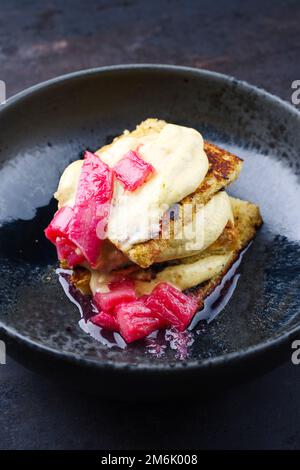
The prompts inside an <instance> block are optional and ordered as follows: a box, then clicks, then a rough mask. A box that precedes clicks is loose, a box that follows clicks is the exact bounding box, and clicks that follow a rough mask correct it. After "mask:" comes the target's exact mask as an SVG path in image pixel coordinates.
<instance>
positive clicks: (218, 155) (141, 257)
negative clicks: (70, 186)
mask: <svg viewBox="0 0 300 470" xmlns="http://www.w3.org/2000/svg"><path fill="white" fill-rule="evenodd" d="M165 125H166V122H165V121H162V120H158V119H147V120H146V121H144V122H142V123H141V124H139V125H138V126H137V128H136V129H135V130H134V131H132V132H129V131H125V132H124V134H122V135H121V136H119V137H116V139H115V140H114V142H116V141H117V140H119V139H122V138H124V137H127V136H128V135H131V136H134V137H142V136H145V135H147V134H152V133H159V132H160V131H161V130H162V129H163V127H164V126H165ZM110 145H111V144H110ZM110 145H107V146H105V147H102V148H101V149H99V150H98V152H96V153H98V154H99V155H101V153H102V152H103V151H105V150H107V149H108V148H109V146H110ZM204 150H205V152H206V155H207V158H208V161H209V170H208V172H207V174H206V176H205V178H204V180H203V181H202V183H201V185H200V186H199V187H198V189H197V190H196V191H195V192H194V193H192V194H190V195H189V196H187V197H185V198H184V199H183V200H182V201H178V203H179V206H180V208H179V217H181V213H182V212H183V211H184V206H185V205H192V206H194V207H196V206H198V207H199V206H201V205H205V204H207V203H208V201H209V200H210V199H211V198H212V197H213V196H214V195H215V194H216V193H217V192H218V191H220V190H221V189H222V188H225V187H226V186H228V185H229V184H230V183H232V182H233V181H234V180H235V179H236V178H237V177H238V175H239V173H240V170H241V167H242V163H243V161H242V160H241V159H240V158H239V157H237V156H235V155H233V154H231V153H230V152H227V151H226V150H223V149H220V148H219V147H217V146H216V145H214V144H211V143H208V142H204ZM169 224H170V227H169V228H168V229H167V230H168V231H169V233H170V234H171V237H170V239H172V232H173V229H172V225H173V221H172V220H170V221H169ZM165 229H166V227H165ZM168 243H169V240H167V239H165V238H164V237H162V236H159V237H157V238H155V239H152V240H149V241H146V242H143V243H138V244H135V245H133V246H132V247H131V248H129V249H128V251H126V255H127V256H128V258H129V259H130V260H131V261H133V262H134V263H136V264H138V265H139V266H141V267H143V268H146V267H149V266H151V265H152V264H153V263H155V262H156V261H157V260H158V259H159V255H160V253H161V252H162V251H163V250H165V249H166V247H167V246H168Z"/></svg>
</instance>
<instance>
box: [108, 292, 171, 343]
mask: <svg viewBox="0 0 300 470" xmlns="http://www.w3.org/2000/svg"><path fill="white" fill-rule="evenodd" d="M116 315H117V321H118V324H119V331H120V333H121V335H122V336H123V338H124V339H125V341H126V342H127V343H132V342H133V341H136V340H138V339H141V338H144V337H145V336H148V335H149V334H150V333H152V332H153V331H156V330H159V329H160V328H163V327H164V322H163V320H161V318H159V317H157V316H155V315H153V313H152V311H151V310H150V309H149V308H148V307H147V306H146V305H145V304H144V302H141V301H140V300H136V301H133V302H130V303H126V304H120V305H119V306H118V307H117V308H116Z"/></svg>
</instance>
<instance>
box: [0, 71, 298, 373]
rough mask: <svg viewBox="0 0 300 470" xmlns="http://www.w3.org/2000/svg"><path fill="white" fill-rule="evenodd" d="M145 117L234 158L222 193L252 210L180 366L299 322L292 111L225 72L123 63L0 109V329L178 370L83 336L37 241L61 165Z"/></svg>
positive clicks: (71, 349)
mask: <svg viewBox="0 0 300 470" xmlns="http://www.w3.org/2000/svg"><path fill="white" fill-rule="evenodd" d="M147 117H158V118H162V119H166V120H167V121H170V122H173V123H178V124H183V125H186V126H192V127H195V128H196V129H198V130H200V131H201V133H202V134H203V136H204V137H205V138H206V139H208V140H210V141H213V142H215V143H218V144H220V145H222V146H223V147H224V148H226V149H229V150H233V151H234V152H235V153H236V154H237V155H239V156H241V157H242V158H244V159H245V165H244V168H243V171H242V175H241V177H240V179H239V180H238V181H237V182H236V183H235V184H233V185H232V187H231V188H230V189H229V193H230V194H232V195H235V196H238V197H241V198H244V199H248V200H251V201H252V202H255V203H257V204H258V205H259V206H260V208H261V212H262V215H263V218H264V221H265V223H264V226H263V228H262V229H261V230H260V232H259V233H258V235H257V237H256V239H255V241H254V243H253V244H252V246H251V247H250V248H249V250H248V251H247V253H246V254H245V256H244V259H243V262H242V263H241V266H240V267H239V270H238V272H236V273H235V274H234V277H233V279H232V282H233V283H234V287H235V290H234V293H233V295H232V296H231V299H230V301H229V302H228V303H227V304H226V306H225V307H224V309H223V310H222V312H221V313H220V314H219V315H218V317H217V318H216V319H215V320H214V321H212V322H211V323H210V324H209V325H205V324H203V323H200V324H199V325H198V326H197V327H196V328H195V332H194V333H193V335H192V336H193V338H192V341H193V344H192V345H190V346H189V348H188V350H189V355H188V357H187V359H186V360H187V362H194V361H198V362H201V361H203V360H205V359H206V358H214V357H218V356H220V355H224V354H227V353H229V352H237V351H241V350H244V349H246V348H249V347H251V346H253V345H256V344H258V343H261V342H263V341H266V340H270V339H271V338H274V337H276V336H278V335H281V334H282V333H283V332H285V331H287V330H289V329H291V328H293V327H294V326H296V325H299V323H300V315H299V313H300V308H299V307H300V298H299V294H298V293H299V287H300V270H299V262H298V260H299V254H300V222H299V215H298V209H297V205H298V203H299V200H300V197H299V196H300V186H299V173H300V160H299V148H300V132H299V126H300V119H299V114H298V113H297V112H296V111H295V110H293V109H292V108H291V107H288V106H285V105H283V103H282V102H280V101H279V100H277V99H275V98H274V97H270V96H269V95H267V94H264V93H263V92H259V91H257V90H256V89H254V88H251V87H248V86H247V85H244V84H242V83H238V82H237V81H235V80H233V79H229V78H226V77H221V76H218V75H214V74H211V73H206V72H201V71H193V70H184V69H172V68H160V67H153V68H151V67H138V68H126V67H125V68H120V69H108V70H104V71H94V72H88V73H85V74H79V75H75V76H73V77H69V78H65V79H62V80H58V81H55V82H53V83H51V84H49V85H47V86H43V87H40V88H37V89H35V90H34V91H33V92H29V93H25V94H24V95H23V96H21V97H19V98H17V99H15V100H12V102H10V103H8V104H7V105H5V106H4V107H3V109H2V110H1V111H0V121H1V134H0V181H1V184H0V258H1V259H0V302H1V313H0V321H1V325H2V327H3V328H5V329H9V330H10V331H11V333H12V334H20V335H22V337H23V339H25V340H30V341H33V342H34V343H35V344H36V345H40V346H46V347H50V348H52V349H54V350H56V351H58V352H59V351H64V352H65V353H68V354H70V355H76V356H80V357H81V358H84V359H87V360H89V361H98V362H99V363H103V361H104V362H106V361H113V362H115V363H118V364H120V363H122V364H140V365H148V364H151V366H155V365H156V364H160V365H161V366H163V367H164V366H165V367H169V366H172V365H174V364H175V363H176V364H178V358H177V357H176V355H177V354H178V352H177V351H175V350H173V349H172V347H168V348H166V349H164V350H163V353H162V354H153V351H152V350H151V347H152V346H151V347H149V344H147V345H145V343H144V342H141V343H137V344H134V345H131V346H129V347H127V348H125V349H122V348H119V347H115V346H114V347H108V346H107V345H104V344H102V343H101V342H98V341H96V340H95V339H94V338H92V337H91V336H89V335H87V334H86V333H85V332H83V331H82V329H81V328H79V326H78V321H79V313H78V310H77V308H76V306H75V305H74V304H73V303H71V302H70V301H69V299H68V298H67V297H66V295H65V293H64V291H63V289H62V286H61V284H60V282H59V279H58V276H57V274H56V273H55V269H56V267H57V260H56V253H55V249H54V248H53V247H52V246H51V245H50V243H48V242H47V241H46V240H45V238H44V235H43V229H44V228H45V226H46V225H47V224H48V222H49V221H50V219H51V216H52V214H53V212H54V210H55V207H56V205H55V202H54V200H53V199H52V194H53V192H54V190H55V189H56V186H57V183H58V180H59V177H60V174H61V173H62V171H63V169H64V167H65V166H66V165H67V164H68V163H70V162H71V161H73V160H76V159H78V157H80V156H81V155H82V151H83V150H84V149H86V148H89V149H91V150H95V149H97V148H99V147H100V146H102V145H103V144H105V143H108V142H110V141H111V140H112V138H113V137H114V136H115V135H118V134H119V133H120V132H122V131H123V129H126V128H127V129H132V128H133V127H135V125H136V124H137V123H139V122H140V121H142V120H143V119H145V118H147ZM174 184H176V182H174ZM221 306H222V305H221ZM106 339H107V344H109V342H110V338H109V337H107V338H106ZM157 341H159V340H157Z"/></svg>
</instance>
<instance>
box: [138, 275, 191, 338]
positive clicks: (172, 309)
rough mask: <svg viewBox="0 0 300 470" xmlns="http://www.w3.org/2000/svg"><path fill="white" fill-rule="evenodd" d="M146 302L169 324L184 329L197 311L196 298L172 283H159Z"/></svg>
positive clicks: (180, 329)
mask: <svg viewBox="0 0 300 470" xmlns="http://www.w3.org/2000/svg"><path fill="white" fill-rule="evenodd" d="M145 304H146V306H147V307H148V308H150V310H151V311H152V312H153V313H154V314H156V315H157V316H159V317H160V318H162V319H163V320H164V321H166V322H167V323H169V325H172V326H174V327H175V328H177V329H178V330H179V331H183V330H184V329H185V328H186V327H187V326H188V325H189V323H190V321H191V319H192V318H193V316H194V315H195V313H196V310H197V307H198V303H197V301H196V299H194V298H192V297H189V296H187V295H185V294H184V293H183V292H181V291H180V290H178V289H176V288H175V287H173V286H172V285H171V284H168V283H166V282H162V283H160V284H158V285H157V286H156V287H155V289H154V290H153V292H152V293H151V294H150V295H149V297H148V298H147V299H146V300H145Z"/></svg>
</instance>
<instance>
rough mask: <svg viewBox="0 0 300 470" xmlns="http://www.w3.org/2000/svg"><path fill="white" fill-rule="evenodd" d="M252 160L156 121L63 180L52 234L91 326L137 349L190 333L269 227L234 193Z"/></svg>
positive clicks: (79, 164) (71, 169)
mask: <svg viewBox="0 0 300 470" xmlns="http://www.w3.org/2000/svg"><path fill="white" fill-rule="evenodd" d="M242 163H243V162H242V160H241V159H240V158H238V157H237V156H235V155H233V154H231V153H229V152H227V151H225V150H222V149H220V148H219V147H217V146H215V145H213V144H211V143H208V142H206V141H203V138H202V136H201V134H200V133H199V132H198V131H197V130H195V129H192V128H187V127H183V126H179V125H175V124H169V123H166V122H164V121H161V120H157V119H147V120H146V121H144V122H142V123H141V124H139V125H138V126H137V128H136V129H135V130H134V131H132V132H129V131H127V130H126V131H124V133H123V134H122V135H121V136H120V137H117V138H115V139H114V141H113V142H112V143H111V144H110V145H106V146H104V147H102V148H101V149H99V150H98V151H96V152H95V153H92V152H90V151H86V152H85V155H84V159H83V160H77V161H75V162H73V163H71V164H70V165H69V166H68V167H67V168H66V169H65V171H64V173H63V175H62V176H61V179H60V182H59V186H58V189H57V191H56V193H55V198H56V199H57V201H58V210H57V212H56V213H55V215H54V217H53V219H52V221H51V223H50V224H49V226H48V227H47V228H46V230H45V234H46V237H47V238H48V239H49V240H50V241H51V242H52V243H53V244H54V245H55V246H56V249H57V255H58V258H59V261H60V264H61V266H62V267H63V268H69V269H72V276H71V282H72V283H73V285H74V286H75V287H76V288H77V289H79V290H80V291H81V292H82V293H84V294H85V295H87V296H90V298H91V302H92V304H93V307H94V313H95V314H94V315H93V316H92V317H91V318H89V320H88V321H91V322H92V323H94V324H96V325H98V326H100V327H101V328H104V329H108V330H112V331H115V332H118V333H120V334H121V336H122V337H123V339H124V340H125V341H126V342H127V343H131V342H133V341H136V340H139V339H141V338H143V337H146V336H148V335H150V334H151V333H153V332H154V331H156V330H160V329H168V328H170V327H173V328H175V329H177V330H179V331H183V330H185V329H186V328H187V327H188V326H189V325H190V323H191V320H192V319H193V317H194V315H195V313H196V312H197V311H198V310H200V309H202V308H203V305H204V301H205V298H206V297H207V296H208V295H209V294H210V293H211V292H212V291H213V290H214V288H215V287H216V286H217V285H219V284H220V282H221V281H222V279H223V277H224V276H225V274H226V273H227V271H228V270H229V268H230V267H231V266H232V264H233V263H234V262H235V261H236V260H237V258H238V257H239V254H240V253H241V251H243V250H244V248H246V246H247V245H248V244H249V242H250V241H251V240H252V239H253V237H254V236H255V233H256V231H257V229H258V228H259V227H260V225H261V224H262V219H261V216H260V213H259V209H258V207H257V206H255V205H254V204H252V203H250V202H247V201H243V200H240V199H236V198H233V197H230V196H229V195H228V194H227V192H226V191H225V188H226V187H227V186H228V185H229V184H230V183H232V182H233V181H234V180H235V179H236V178H237V177H238V175H239V173H240V170H241V167H242Z"/></svg>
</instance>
